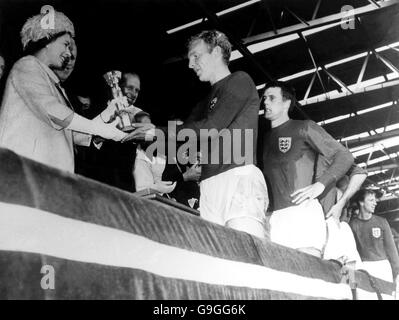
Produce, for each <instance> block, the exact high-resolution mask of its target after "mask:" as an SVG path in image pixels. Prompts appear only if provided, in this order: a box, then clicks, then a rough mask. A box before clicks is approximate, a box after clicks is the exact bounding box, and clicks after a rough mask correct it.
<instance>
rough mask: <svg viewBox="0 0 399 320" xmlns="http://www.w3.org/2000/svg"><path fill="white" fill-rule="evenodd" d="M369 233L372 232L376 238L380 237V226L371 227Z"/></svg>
mask: <svg viewBox="0 0 399 320" xmlns="http://www.w3.org/2000/svg"><path fill="white" fill-rule="evenodd" d="M371 233H372V234H373V237H374V238H376V239H378V238H379V237H381V229H380V228H371Z"/></svg>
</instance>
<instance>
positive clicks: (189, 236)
mask: <svg viewBox="0 0 399 320" xmlns="http://www.w3.org/2000/svg"><path fill="white" fill-rule="evenodd" d="M0 163H1V166H0V178H1V181H2V183H1V184H0V201H4V202H8V203H13V204H20V205H25V206H29V207H33V208H38V209H42V210H46V211H49V212H52V213H55V214H58V215H61V216H64V217H69V218H73V219H78V220H81V221H85V222H91V223H95V224H99V225H103V226H108V227H112V228H116V229H120V230H124V231H127V232H130V233H134V234H137V235H141V236H144V237H146V238H148V239H151V240H154V241H157V242H159V243H163V244H166V245H170V246H175V247H178V248H182V249H187V250H191V251H194V252H199V253H204V254H208V255H211V256H214V257H219V258H223V259H229V260H233V261H239V262H246V263H252V264H257V265H263V266H266V267H270V268H273V269H276V270H280V271H286V272H290V273H294V274H297V275H301V276H307V277H312V278H318V279H322V280H326V281H330V282H335V283H337V282H339V280H340V272H339V271H340V268H339V267H338V266H337V265H335V264H334V263H332V262H328V261H322V260H320V259H317V258H314V257H311V256H309V255H306V254H303V253H300V252H297V251H295V250H292V249H288V248H285V247H282V246H279V245H276V244H274V243H271V242H269V241H266V240H263V241H262V240H260V239H258V238H254V237H251V236H250V235H248V234H245V233H242V232H237V231H235V230H231V229H228V228H225V227H222V226H219V225H215V224H212V223H209V222H207V221H204V220H202V219H201V218H199V217H196V216H193V215H190V214H187V213H186V212H183V211H179V210H177V209H175V208H170V207H167V206H166V205H163V204H160V203H154V202H153V201H151V200H146V199H140V198H137V197H135V196H133V195H131V194H130V193H128V192H124V191H122V190H119V189H116V188H113V187H109V186H106V185H104V184H101V183H98V182H95V181H93V180H90V179H86V178H84V177H81V176H79V175H73V174H69V173H65V172H61V171H59V170H57V169H54V168H50V167H47V166H44V165H42V164H39V163H36V162H34V161H31V160H29V159H25V158H23V157H20V156H18V155H16V154H15V153H13V152H10V151H9V150H6V149H2V148H0ZM359 277H363V278H364V275H359ZM360 279H361V280H362V281H361V282H360V283H359V287H361V288H364V289H365V290H368V291H373V289H372V288H371V286H370V285H369V281H368V280H366V279H365V281H363V279H362V278H360ZM379 282H380V281H379ZM381 282H382V283H384V281H381ZM380 287H382V288H384V290H382V292H383V293H387V294H391V292H392V290H391V286H390V284H388V283H386V282H385V284H384V285H380Z"/></svg>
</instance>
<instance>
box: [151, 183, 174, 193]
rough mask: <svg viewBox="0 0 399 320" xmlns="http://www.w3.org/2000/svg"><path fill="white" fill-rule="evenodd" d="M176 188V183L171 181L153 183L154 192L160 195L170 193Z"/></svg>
mask: <svg viewBox="0 0 399 320" xmlns="http://www.w3.org/2000/svg"><path fill="white" fill-rule="evenodd" d="M175 187H176V182H172V181H158V182H156V183H155V190H157V191H159V192H161V193H170V192H172V191H173V190H174V189H175Z"/></svg>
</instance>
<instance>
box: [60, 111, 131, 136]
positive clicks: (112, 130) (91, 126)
mask: <svg viewBox="0 0 399 320" xmlns="http://www.w3.org/2000/svg"><path fill="white" fill-rule="evenodd" d="M117 124H118V120H115V121H113V122H112V123H104V122H102V121H99V117H97V118H96V119H93V120H89V119H86V118H84V117H82V116H80V115H78V114H77V113H74V115H73V118H72V121H71V123H70V124H69V125H68V126H67V127H66V129H69V130H73V131H78V132H83V133H88V134H92V135H96V136H100V137H103V138H105V139H111V140H114V141H120V140H122V139H123V138H124V137H126V136H127V133H126V132H123V131H121V130H119V129H118V128H116V126H117Z"/></svg>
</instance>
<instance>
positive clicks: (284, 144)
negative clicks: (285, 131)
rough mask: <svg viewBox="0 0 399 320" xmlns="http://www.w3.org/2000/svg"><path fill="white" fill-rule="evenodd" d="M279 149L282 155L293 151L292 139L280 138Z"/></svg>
mask: <svg viewBox="0 0 399 320" xmlns="http://www.w3.org/2000/svg"><path fill="white" fill-rule="evenodd" d="M278 148H279V149H280V151H281V152H282V153H286V152H287V151H288V150H290V149H291V137H281V138H278Z"/></svg>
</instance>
